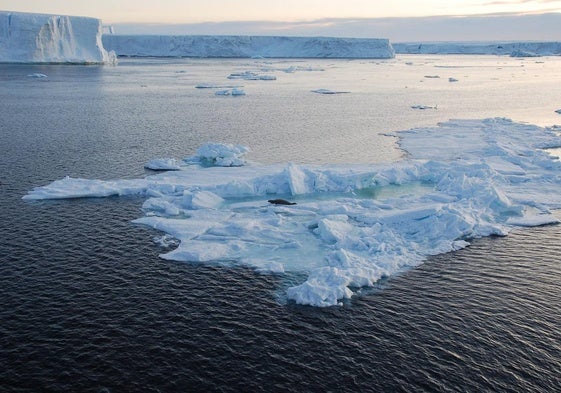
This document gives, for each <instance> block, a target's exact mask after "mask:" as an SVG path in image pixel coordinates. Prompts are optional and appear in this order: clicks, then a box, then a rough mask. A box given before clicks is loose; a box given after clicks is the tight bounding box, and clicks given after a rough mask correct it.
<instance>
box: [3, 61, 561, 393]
mask: <svg viewBox="0 0 561 393" xmlns="http://www.w3.org/2000/svg"><path fill="white" fill-rule="evenodd" d="M245 71H252V72H256V73H258V74H266V75H274V76H276V80H243V79H242V80H240V79H228V78H227V77H228V76H229V75H230V74H232V73H243V72H245ZM43 75H44V76H43ZM449 78H452V79H449ZM203 83H204V84H209V85H212V86H214V87H213V88H204V89H203V88H196V86H197V85H200V84H203ZM232 86H237V87H238V88H239V89H242V90H243V91H244V92H245V93H246V94H245V95H243V96H231V95H227V96H224V95H216V94H215V92H216V91H218V90H223V89H231V88H232ZM560 86H561V57H542V58H526V59H520V58H510V57H497V56H470V55H463V56H440V55H439V56H427V55H410V56H402V55H398V56H397V57H396V58H395V59H392V60H318V59H301V60H298V59H296V60H295V59H291V60H278V59H277V60H274V59H273V60H271V59H260V60H258V59H233V60H212V59H139V58H137V59H134V58H131V59H121V60H120V63H119V65H117V66H74V65H73V66H69V65H8V64H0V392H43V391H48V392H99V393H101V392H103V393H108V392H115V393H116V392H238V391H243V392H259V391H262V392H398V391H403V392H540V393H541V392H558V391H561V371H560V370H561V284H560V283H561V242H560V241H559V239H560V237H561V226H559V225H556V226H543V227H536V228H520V229H516V230H514V231H513V232H512V233H510V234H509V235H508V236H506V237H489V238H482V239H476V240H474V241H473V242H472V245H471V246H470V247H468V248H466V249H463V250H460V251H458V252H454V253H450V254H445V255H439V256H435V257H430V258H428V260H427V261H426V262H425V263H424V264H422V265H421V266H419V267H416V268H414V269H411V270H408V271H405V272H403V273H401V274H398V275H396V276H393V277H391V278H389V279H386V280H383V282H379V283H378V285H377V286H376V287H374V288H368V289H362V290H361V291H360V293H359V294H358V295H356V296H354V297H353V298H352V299H350V300H348V301H345V302H343V305H342V306H336V307H328V308H316V307H310V306H299V305H296V304H294V303H292V302H288V301H286V299H283V293H284V291H285V290H286V288H287V287H289V286H291V285H294V284H295V283H297V282H299V280H300V281H301V280H302V279H303V277H302V276H298V275H297V274H293V275H291V274H285V275H274V274H260V273H257V272H255V271H254V270H252V269H249V268H244V267H231V266H230V267H224V266H213V265H205V264H190V263H182V262H172V261H167V260H163V259H161V258H159V257H158V255H159V254H161V253H164V252H167V251H169V248H164V247H163V246H162V245H161V244H158V242H156V241H154V239H155V238H157V237H158V236H159V235H161V233H159V232H157V231H154V230H151V229H148V228H146V227H143V226H138V225H134V224H132V223H131V221H132V220H134V219H136V218H139V217H141V216H142V215H143V213H142V211H141V206H142V203H143V202H144V198H142V197H110V198H101V199H97V198H85V199H67V200H50V201H40V202H29V201H23V200H22V197H23V196H24V195H25V194H26V193H27V192H28V191H30V190H31V189H33V188H34V187H36V186H41V185H45V184H48V183H50V182H52V181H54V180H57V179H61V178H63V177H65V176H71V177H83V178H90V179H115V178H119V179H122V178H138V177H143V176H146V175H149V174H153V173H154V172H152V171H149V170H146V169H144V168H143V166H144V164H145V163H147V162H148V161H149V160H151V159H153V158H159V157H177V158H183V157H188V156H192V155H193V154H194V153H195V151H196V149H197V148H198V147H199V146H200V145H201V144H203V143H205V142H209V141H212V142H223V143H236V144H244V145H247V146H249V147H250V148H251V153H250V154H249V155H248V158H249V159H250V160H252V161H256V162H261V163H286V162H294V163H307V164H328V163H379V162H393V161H397V160H400V159H401V158H403V157H404V156H405V154H406V153H405V152H403V151H400V150H399V148H398V146H397V143H396V139H395V138H394V137H391V136H387V135H386V134H387V133H389V132H394V131H399V130H407V129H409V128H413V127H420V126H423V127H424V126H431V125H436V124H437V123H438V122H441V121H446V120H449V119H481V118H488V117H508V118H511V119H512V120H515V121H519V122H528V123H532V124H537V125H540V126H551V125H554V124H561V114H558V113H556V112H555V111H556V110H558V109H560V108H561V89H560V88H559V87H560ZM316 89H329V90H331V91H337V92H345V94H318V93H314V92H312V90H316ZM419 105H421V106H424V107H426V109H415V108H412V107H413V106H419ZM435 148H445V146H435ZM558 216H559V218H561V212H560V213H559V214H558Z"/></svg>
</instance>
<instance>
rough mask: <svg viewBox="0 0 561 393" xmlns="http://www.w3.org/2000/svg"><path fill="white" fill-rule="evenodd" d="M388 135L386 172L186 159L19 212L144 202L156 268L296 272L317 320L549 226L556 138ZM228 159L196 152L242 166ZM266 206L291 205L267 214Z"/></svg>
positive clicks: (61, 186)
mask: <svg viewBox="0 0 561 393" xmlns="http://www.w3.org/2000/svg"><path fill="white" fill-rule="evenodd" d="M397 135H398V136H399V138H400V145H401V147H402V148H403V149H404V150H405V151H407V152H408V153H409V157H408V158H407V159H404V160H402V161H400V162H397V163H387V164H375V165H323V166H313V165H306V166H303V165H296V164H278V165H258V164H248V163H245V164H246V165H242V166H238V167H230V166H228V167H219V166H209V165H208V164H207V165H197V162H196V159H195V158H191V159H189V160H187V161H183V164H182V165H180V168H179V169H180V170H176V171H174V172H166V173H161V174H158V175H154V176H148V177H146V178H144V179H137V180H114V181H101V180H88V179H72V178H65V179H61V180H57V181H55V182H53V183H51V184H49V185H46V186H43V187H37V188H35V189H34V190H32V191H30V192H29V193H28V194H27V195H26V196H24V199H26V200H33V199H49V198H73V197H101V196H108V195H131V194H137V195H143V196H145V197H146V198H147V200H146V201H145V203H144V205H143V209H144V211H145V216H144V217H142V218H139V219H137V220H135V222H136V223H138V224H142V225H147V226H149V227H152V228H155V229H157V230H160V231H163V232H165V233H166V234H169V235H171V236H173V237H174V238H176V239H178V240H179V242H180V243H179V245H178V246H177V248H176V249H174V250H172V251H170V252H167V253H165V254H163V255H161V257H162V258H165V259H171V260H178V261H189V262H199V263H217V262H221V261H228V262H230V263H232V262H234V263H238V264H242V265H246V266H251V267H253V268H255V269H257V270H259V271H268V272H274V273H282V272H303V273H306V274H307V279H306V280H305V281H304V282H302V283H301V284H299V285H297V286H294V287H291V288H289V289H288V290H287V297H288V298H289V299H291V300H293V301H295V302H297V303H300V304H308V305H314V306H331V305H336V304H338V303H339V302H340V301H341V299H346V298H350V297H351V296H352V295H353V293H354V292H353V288H359V287H365V286H372V285H374V284H375V283H376V282H377V281H378V280H380V279H381V278H383V277H390V276H392V275H393V274H395V273H396V272H399V271H401V270H403V269H406V268H409V267H411V266H416V265H418V264H420V263H422V262H423V261H424V260H425V259H426V258H427V256H429V255H435V254H440V253H445V252H450V251H454V250H458V249H461V248H463V247H466V246H467V245H469V241H470V239H473V238H477V237H482V236H489V235H494V234H495V235H506V234H507V233H508V232H509V230H510V229H511V228H513V227H514V226H535V225H544V224H551V223H557V222H558V220H557V219H556V218H555V217H554V216H553V215H552V214H551V209H557V208H560V207H561V162H560V161H559V160H557V159H555V158H554V157H552V156H550V155H549V154H548V153H547V152H546V151H544V150H543V149H546V148H551V147H558V146H561V138H560V137H559V136H558V135H557V133H556V132H554V130H551V129H547V128H540V127H537V126H531V125H526V124H517V123H513V122H511V121H509V120H505V119H487V120H473V121H469V120H455V121H450V122H447V123H444V124H440V125H439V127H434V128H419V129H414V130H410V131H404V132H400V133H397ZM212 146H214V150H213V149H210V147H212ZM225 146H226V147H225ZM229 146H230V147H228V145H209V146H207V148H203V149H202V150H201V151H202V152H204V151H208V150H212V151H214V152H216V151H219V152H220V154H219V155H221V156H224V155H226V156H228V155H229V154H228V151H230V152H232V155H234V156H235V155H238V154H239V153H243V152H245V150H244V149H243V148H241V147H240V146H234V145H229ZM435 146H446V149H435V148H434V147H435ZM213 154H214V153H213ZM203 156H204V155H203V154H201V155H199V156H198V157H199V161H201V160H202V157H203ZM196 157H197V156H196ZM200 163H201V162H199V164H200ZM174 169H175V168H174ZM272 196H276V197H281V198H289V199H293V200H295V201H296V202H297V205H293V206H280V205H271V204H269V203H268V202H267V200H268V199H271V197H272Z"/></svg>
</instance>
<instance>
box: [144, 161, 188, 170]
mask: <svg viewBox="0 0 561 393" xmlns="http://www.w3.org/2000/svg"><path fill="white" fill-rule="evenodd" d="M179 165H180V164H179V161H177V160H176V159H175V158H155V159H153V160H150V161H149V162H148V163H146V165H144V167H145V168H146V169H151V170H153V171H177V170H179V169H181V167H180V166H179Z"/></svg>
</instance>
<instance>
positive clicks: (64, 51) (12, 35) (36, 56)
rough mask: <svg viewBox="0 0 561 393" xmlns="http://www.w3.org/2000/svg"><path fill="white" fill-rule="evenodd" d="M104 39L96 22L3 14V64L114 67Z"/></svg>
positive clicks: (0, 35)
mask: <svg viewBox="0 0 561 393" xmlns="http://www.w3.org/2000/svg"><path fill="white" fill-rule="evenodd" d="M101 35H102V26H101V20H99V19H95V18H86V17H78V16H64V15H45V14H32V13H23V12H6V11H0V62H2V63H79V64H103V63H113V62H114V61H115V58H116V56H115V54H114V53H110V52H107V51H106V50H105V49H104V48H103V43H102V41H101Z"/></svg>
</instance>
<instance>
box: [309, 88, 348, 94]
mask: <svg viewBox="0 0 561 393" xmlns="http://www.w3.org/2000/svg"><path fill="white" fill-rule="evenodd" d="M312 93H318V94H346V93H350V91H337V90H329V89H316V90H312Z"/></svg>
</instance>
